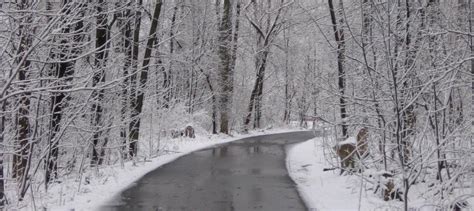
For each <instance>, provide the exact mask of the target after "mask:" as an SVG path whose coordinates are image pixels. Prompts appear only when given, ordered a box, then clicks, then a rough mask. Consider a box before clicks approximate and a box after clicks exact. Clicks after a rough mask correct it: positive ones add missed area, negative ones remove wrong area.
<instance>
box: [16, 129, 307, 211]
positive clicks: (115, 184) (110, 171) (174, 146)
mask: <svg viewBox="0 0 474 211" xmlns="http://www.w3.org/2000/svg"><path fill="white" fill-rule="evenodd" d="M291 131H299V129H271V130H266V131H253V132H250V133H249V134H239V135H236V136H234V137H229V136H223V135H214V136H210V137H205V136H198V137H197V138H196V139H183V140H171V141H170V142H167V143H166V142H165V143H164V144H167V145H168V150H172V151H175V153H171V154H165V155H160V156H158V157H155V158H152V159H148V160H147V161H146V162H143V160H141V161H139V162H136V163H135V165H133V163H132V162H126V163H124V165H123V167H122V166H121V165H120V164H118V165H115V166H106V167H103V168H100V169H99V170H98V171H93V172H87V173H85V174H84V176H83V177H84V178H87V179H82V181H84V180H87V184H84V182H82V183H81V184H79V182H78V181H74V180H72V181H69V182H66V183H62V184H56V185H55V186H53V187H51V189H50V191H48V193H47V194H39V193H38V194H35V195H36V196H35V202H32V203H31V204H30V205H28V206H26V207H23V208H21V209H25V210H34V208H33V207H36V208H47V209H48V210H72V209H74V210H76V211H78V210H97V209H98V207H99V206H100V205H102V204H104V203H105V202H107V201H109V200H111V199H112V198H113V197H114V196H116V195H117V194H119V193H120V192H121V191H123V190H124V189H126V188H127V187H129V186H130V185H132V184H133V183H134V182H135V181H137V180H138V179H140V178H141V177H142V176H144V175H145V174H147V173H148V172H150V171H153V170H154V169H156V168H158V167H160V166H162V165H164V164H166V163H169V162H172V161H174V160H176V159H178V158H179V157H181V156H184V155H186V154H189V153H191V152H194V151H197V150H200V149H204V148H207V147H212V146H214V145H218V144H223V143H228V142H232V141H235V140H239V139H242V138H246V137H252V136H258V135H264V134H270V133H272V134H275V133H284V132H291ZM33 203H35V204H33Z"/></svg>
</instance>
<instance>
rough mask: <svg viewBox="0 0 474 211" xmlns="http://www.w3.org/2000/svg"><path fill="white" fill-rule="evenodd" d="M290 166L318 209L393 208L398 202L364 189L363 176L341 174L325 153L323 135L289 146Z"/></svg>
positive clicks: (302, 190) (306, 196)
mask: <svg viewBox="0 0 474 211" xmlns="http://www.w3.org/2000/svg"><path fill="white" fill-rule="evenodd" d="M287 150H288V151H287V158H286V159H287V162H286V165H287V169H288V172H289V174H290V176H291V178H292V179H293V180H294V181H295V182H296V184H297V188H298V191H299V192H300V195H301V197H302V198H303V200H304V201H305V203H306V205H307V206H308V208H310V209H314V210H318V211H321V210H393V209H396V206H397V204H392V203H391V202H384V201H383V200H381V199H379V198H377V197H376V196H374V195H373V194H372V193H370V192H369V193H367V192H366V191H365V190H362V189H361V187H363V184H362V185H361V182H363V181H361V178H360V177H357V176H340V175H339V171H338V170H334V171H323V169H324V168H329V167H331V164H330V162H328V161H327V160H326V158H325V157H324V151H323V141H322V138H314V139H311V140H308V141H305V142H302V143H298V144H294V145H292V146H289V147H288V149H287Z"/></svg>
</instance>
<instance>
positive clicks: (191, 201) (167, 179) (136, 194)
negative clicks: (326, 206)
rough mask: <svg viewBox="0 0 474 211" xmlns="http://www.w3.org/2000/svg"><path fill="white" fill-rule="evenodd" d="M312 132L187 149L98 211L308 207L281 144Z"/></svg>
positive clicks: (312, 133) (284, 134)
mask: <svg viewBox="0 0 474 211" xmlns="http://www.w3.org/2000/svg"><path fill="white" fill-rule="evenodd" d="M316 135H317V134H316ZM314 136H315V133H314V132H310V131H308V132H291V133H283V134H275V135H263V136H257V137H251V138H245V139H242V140H239V141H235V142H232V143H229V144H224V145H221V146H217V147H214V148H209V149H204V150H201V151H197V152H194V153H191V154H189V155H186V156H183V157H181V158H179V159H177V160H176V161H174V162H171V163H169V164H166V165H164V166H162V167H160V168H158V169H156V170H154V171H152V172H150V173H148V174H146V175H145V176H144V177H143V178H141V179H140V180H138V181H137V182H136V183H135V184H134V185H132V186H131V187H129V188H128V189H127V190H125V191H124V192H122V193H121V194H120V196H117V197H116V199H115V200H113V201H111V202H109V203H108V204H107V205H105V206H104V207H102V208H101V209H100V210H106V211H107V210H110V211H112V210H147V211H153V210H203V211H206V210H216V211H225V210H306V207H305V205H304V204H303V202H302V200H301V199H300V197H299V195H298V193H297V191H296V188H295V183H294V182H293V181H292V180H291V179H290V177H289V176H288V172H287V170H286V165H285V145H288V144H293V143H297V142H301V141H305V140H308V139H311V138H313V137H314Z"/></svg>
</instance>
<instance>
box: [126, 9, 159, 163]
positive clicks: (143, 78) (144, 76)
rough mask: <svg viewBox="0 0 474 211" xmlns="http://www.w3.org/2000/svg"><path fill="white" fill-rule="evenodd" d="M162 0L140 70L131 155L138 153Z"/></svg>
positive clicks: (131, 136)
mask: <svg viewBox="0 0 474 211" xmlns="http://www.w3.org/2000/svg"><path fill="white" fill-rule="evenodd" d="M162 4H163V3H162V1H161V0H158V1H157V2H156V5H155V10H154V12H153V19H152V21H151V26H150V32H149V34H148V39H147V42H146V48H145V53H144V56H143V63H142V70H141V71H140V81H139V84H140V85H139V86H138V89H137V99H136V106H135V107H134V109H135V111H134V112H133V114H132V128H131V130H130V156H132V157H134V156H136V155H137V151H138V148H137V142H138V138H139V137H140V117H139V115H140V114H141V113H142V109H143V102H144V100H145V88H146V83H147V80H148V69H149V68H150V67H149V64H150V57H151V52H152V49H153V47H154V45H155V42H156V31H157V28H158V18H159V17H160V13H161V5H162Z"/></svg>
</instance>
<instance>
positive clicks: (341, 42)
mask: <svg viewBox="0 0 474 211" xmlns="http://www.w3.org/2000/svg"><path fill="white" fill-rule="evenodd" d="M328 5H329V13H330V16H331V23H332V27H333V32H334V38H335V40H336V43H337V74H338V88H339V95H340V96H339V110H340V115H341V127H342V137H343V138H346V137H347V136H348V132H347V123H346V121H347V111H346V96H345V84H346V78H345V77H346V76H345V70H344V62H345V39H344V30H343V29H342V27H343V25H344V17H343V12H342V11H343V9H344V8H343V5H342V0H340V1H339V5H340V8H339V11H340V12H339V13H340V14H339V15H340V16H341V17H340V20H339V26H338V23H337V21H336V12H335V9H334V5H333V2H332V0H328Z"/></svg>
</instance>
